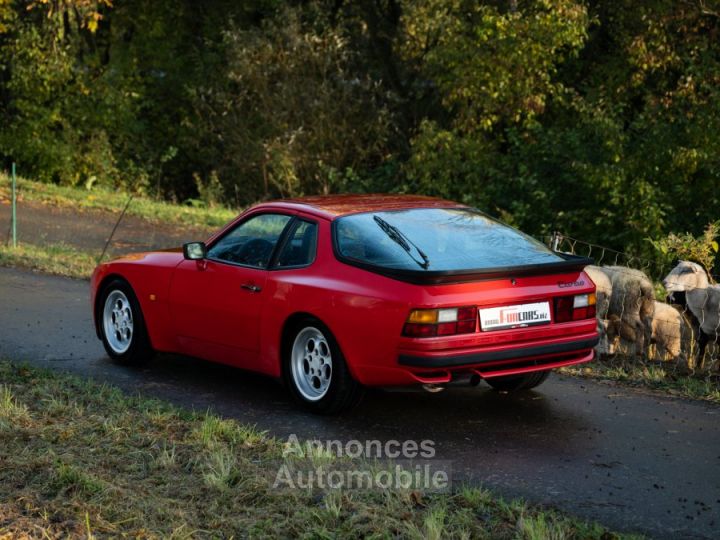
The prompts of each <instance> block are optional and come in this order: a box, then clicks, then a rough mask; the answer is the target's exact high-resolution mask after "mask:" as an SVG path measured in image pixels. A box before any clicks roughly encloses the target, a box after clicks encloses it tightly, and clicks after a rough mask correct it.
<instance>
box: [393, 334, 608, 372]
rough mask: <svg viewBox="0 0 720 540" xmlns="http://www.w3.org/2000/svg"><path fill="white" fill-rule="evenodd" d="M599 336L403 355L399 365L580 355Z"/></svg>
mask: <svg viewBox="0 0 720 540" xmlns="http://www.w3.org/2000/svg"><path fill="white" fill-rule="evenodd" d="M598 341H599V338H598V336H595V337H592V338H586V339H581V340H573V341H566V342H561V343H550V344H542V345H533V346H530V347H518V348H512V349H500V350H494V351H480V352H474V353H470V354H459V355H453V356H446V355H433V356H414V355H408V354H401V355H400V356H399V357H398V363H399V364H400V365H401V366H409V367H417V368H450V367H452V368H456V367H460V366H469V365H476V364H489V363H493V364H494V363H496V362H503V361H510V360H517V359H530V358H537V357H545V356H548V355H552V356H560V355H567V354H568V353H578V352H582V351H588V350H590V349H593V348H594V347H595V346H596V345H597V344H598ZM583 356H584V355H583Z"/></svg>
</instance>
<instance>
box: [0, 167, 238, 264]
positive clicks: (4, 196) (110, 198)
mask: <svg viewBox="0 0 720 540" xmlns="http://www.w3.org/2000/svg"><path fill="white" fill-rule="evenodd" d="M10 193H11V188H10V178H9V177H8V176H7V175H6V174H4V173H2V172H0V204H9V201H10ZM128 197H129V195H128V194H127V193H123V192H119V191H110V190H106V189H101V188H94V189H92V190H87V189H84V188H80V187H68V186H56V185H52V184H44V183H42V182H33V181H31V180H27V179H24V178H18V200H19V201H20V204H22V202H24V201H27V202H32V203H40V204H47V205H52V206H56V207H61V208H73V209H76V210H78V211H80V212H82V211H84V210H96V211H105V212H112V213H120V212H121V211H122V209H123V208H124V207H125V204H126V203H127V201H128ZM20 211H22V208H21V209H20ZM127 214H128V215H133V216H136V217H139V218H142V219H145V220H147V221H148V222H150V223H166V224H173V225H177V226H178V227H186V228H215V227H219V226H221V225H223V224H225V223H226V222H227V221H229V220H230V219H232V218H233V217H234V216H235V215H236V214H237V211H235V210H231V209H228V208H221V207H215V208H197V207H193V206H187V205H179V204H172V203H168V202H162V201H156V200H153V199H149V198H147V197H135V198H133V200H132V202H131V204H130V206H129V207H128V209H127ZM5 233H6V231H0V265H2V266H18V267H22V268H30V269H33V270H38V271H41V272H47V273H51V274H57V275H61V276H67V277H73V278H88V277H89V276H90V274H91V273H92V270H93V268H95V265H96V264H97V257H98V256H99V253H90V252H87V251H83V250H80V249H77V248H76V247H73V246H70V245H66V244H50V245H48V244H42V245H40V244H30V243H21V244H19V245H18V247H17V248H15V249H11V248H9V247H8V246H7V245H6V243H5Z"/></svg>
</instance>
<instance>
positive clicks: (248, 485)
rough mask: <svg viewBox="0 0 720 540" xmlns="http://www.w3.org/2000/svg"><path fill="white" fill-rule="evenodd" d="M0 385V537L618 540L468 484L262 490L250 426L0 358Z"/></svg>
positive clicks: (263, 463) (268, 452) (261, 449)
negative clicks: (425, 488)
mask: <svg viewBox="0 0 720 540" xmlns="http://www.w3.org/2000/svg"><path fill="white" fill-rule="evenodd" d="M0 385H1V386H0V441H2V444H0V463H2V467H0V501H2V502H1V503H0V537H38V538H40V537H48V538H56V537H81V536H82V537H92V536H113V537H114V536H126V537H131V538H158V537H162V538H164V537H170V538H172V537H212V538H230V537H247V536H250V537H272V538H276V537H282V538H285V537H305V538H360V537H378V538H394V537H409V538H418V539H421V538H422V539H427V538H437V539H439V538H508V539H510V538H513V539H514V538H521V539H522V538H527V539H532V538H568V539H571V538H582V539H585V538H602V539H610V538H619V536H617V535H615V534H612V533H610V532H608V531H607V530H606V529H605V528H604V527H602V526H600V525H598V524H595V523H587V522H584V521H581V520H578V519H575V518H572V517H568V516H566V515H563V514H561V513H559V512H557V511H553V510H548V509H544V508H538V507H534V506H531V505H528V504H527V503H525V502H523V501H519V500H516V501H505V500H503V499H501V498H498V497H496V496H495V495H493V494H492V493H491V492H490V491H488V490H485V489H482V488H478V487H470V486H462V487H460V488H458V489H456V490H454V491H451V492H447V493H425V492H422V491H416V490H398V489H390V490H385V491H340V490H337V489H336V490H320V491H318V490H307V489H304V490H289V489H282V490H279V489H274V488H273V487H272V479H273V478H274V477H275V474H276V472H277V469H278V466H279V464H280V463H284V461H283V460H286V459H287V458H286V457H283V449H284V448H285V445H284V444H283V442H282V441H279V440H276V439H273V438H271V437H269V436H268V435H267V434H265V433H262V432H260V431H258V430H257V429H255V428H254V427H251V426H244V425H241V424H239V423H237V422H235V421H234V420H228V419H222V418H220V417H217V416H215V415H213V414H210V413H206V414H197V413H190V412H188V411H185V410H183V409H179V408H176V407H174V406H172V405H170V404H167V403H164V402H161V401H157V400H151V399H147V398H143V397H140V396H129V395H127V394H124V393H123V392H121V391H120V390H118V389H116V388H114V387H111V386H107V385H99V384H97V383H93V382H89V381H86V380H82V379H79V378H76V377H72V376H68V375H62V374H57V373H53V372H50V371H45V370H38V369H34V368H28V367H24V366H18V365H15V364H12V363H9V362H4V361H0ZM307 459H309V458H306V457H298V456H294V457H293V463H295V464H296V465H297V464H298V463H301V462H302V460H307ZM308 463H309V462H308Z"/></svg>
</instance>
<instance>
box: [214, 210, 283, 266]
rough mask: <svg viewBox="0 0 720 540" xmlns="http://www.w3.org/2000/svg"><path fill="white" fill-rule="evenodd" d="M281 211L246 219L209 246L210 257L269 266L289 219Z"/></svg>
mask: <svg viewBox="0 0 720 540" xmlns="http://www.w3.org/2000/svg"><path fill="white" fill-rule="evenodd" d="M290 219H291V217H290V216H284V215H282V214H261V215H259V216H255V217H253V218H250V219H248V220H247V221H244V222H243V223H241V224H240V225H238V226H237V227H235V228H234V229H233V230H232V231H230V232H229V233H228V234H226V235H225V236H223V237H222V238H221V239H220V240H219V241H218V242H217V243H216V244H215V245H214V246H213V247H211V248H210V249H209V250H208V258H209V259H216V260H220V261H227V262H232V263H236V264H242V265H245V266H255V267H257V268H267V266H268V263H269V262H270V257H271V255H272V252H273V250H274V249H275V244H277V241H278V239H279V238H280V235H281V234H282V232H283V230H284V229H285V227H286V226H287V224H288V222H289V221H290Z"/></svg>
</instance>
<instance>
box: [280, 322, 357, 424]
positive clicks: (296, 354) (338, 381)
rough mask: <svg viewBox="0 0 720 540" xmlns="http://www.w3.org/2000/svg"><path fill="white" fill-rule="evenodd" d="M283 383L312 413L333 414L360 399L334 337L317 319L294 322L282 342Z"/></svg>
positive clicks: (355, 384)
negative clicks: (283, 361)
mask: <svg viewBox="0 0 720 540" xmlns="http://www.w3.org/2000/svg"><path fill="white" fill-rule="evenodd" d="M284 349H285V369H284V375H285V382H286V383H287V386H288V388H289V389H290V391H291V393H292V394H293V396H294V397H295V398H296V399H297V400H298V401H299V402H300V403H302V404H303V405H304V406H305V407H306V408H308V409H309V410H311V411H312V412H315V413H319V414H334V413H337V412H340V411H343V410H346V409H349V408H351V407H353V406H355V405H356V404H357V403H359V401H360V399H361V398H362V394H363V388H362V386H361V385H360V384H359V383H358V382H357V381H355V380H354V379H353V378H352V375H351V374H350V371H349V370H348V367H347V364H346V362H345V357H344V356H343V354H342V352H341V351H340V347H339V346H338V344H337V342H336V341H335V338H334V337H333V335H332V334H331V333H330V331H329V330H328V329H327V327H325V325H323V324H322V323H321V322H320V321H318V320H314V319H307V320H304V321H302V322H301V323H300V324H297V325H295V327H294V329H293V330H292V331H291V332H289V334H288V336H287V339H286V343H285V347H284Z"/></svg>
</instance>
